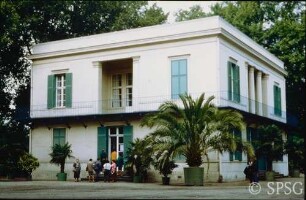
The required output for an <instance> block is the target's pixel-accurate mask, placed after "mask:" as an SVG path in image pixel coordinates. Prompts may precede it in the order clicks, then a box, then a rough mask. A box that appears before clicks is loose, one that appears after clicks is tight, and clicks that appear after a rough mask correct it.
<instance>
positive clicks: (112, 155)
mask: <svg viewBox="0 0 306 200" xmlns="http://www.w3.org/2000/svg"><path fill="white" fill-rule="evenodd" d="M111 159H112V160H117V151H116V150H115V149H112V153H111Z"/></svg>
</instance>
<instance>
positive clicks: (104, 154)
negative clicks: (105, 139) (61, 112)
mask: <svg viewBox="0 0 306 200" xmlns="http://www.w3.org/2000/svg"><path fill="white" fill-rule="evenodd" d="M106 158H107V154H106V152H105V150H104V149H102V151H101V153H100V159H101V162H102V161H103V160H106Z"/></svg>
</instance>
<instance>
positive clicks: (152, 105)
mask: <svg viewBox="0 0 306 200" xmlns="http://www.w3.org/2000/svg"><path fill="white" fill-rule="evenodd" d="M211 95H214V96H215V97H216V98H215V99H214V104H215V105H216V106H218V107H220V108H223V107H229V108H234V109H237V110H240V111H244V112H247V113H253V114H255V115H259V116H263V117H267V118H270V119H273V120H276V121H280V122H283V123H286V112H285V111H281V113H278V114H279V115H275V114H274V107H272V106H268V105H266V104H262V103H259V102H255V101H251V100H250V99H248V98H246V97H243V96H240V101H239V102H235V101H231V100H228V98H227V92H216V93H206V97H208V96H211ZM192 96H193V97H194V98H196V97H198V96H199V94H192ZM165 101H174V102H176V103H178V104H179V105H181V103H180V100H179V99H176V100H173V99H171V96H170V95H169V96H155V97H141V98H133V99H132V102H131V101H130V99H129V100H127V99H121V100H120V101H119V102H118V100H116V101H114V100H110V99H106V100H102V101H87V102H73V103H72V107H71V108H52V109H48V108H47V105H46V104H44V105H32V106H31V109H30V117H31V118H32V119H35V118H52V117H68V116H86V115H106V114H128V113H138V112H151V111H156V110H157V109H158V107H159V106H160V105H161V104H162V103H164V102H165ZM250 102H251V103H254V105H255V108H256V109H255V111H254V112H250V106H249V105H250ZM127 105H129V106H127ZM259 110H261V111H260V112H259Z"/></svg>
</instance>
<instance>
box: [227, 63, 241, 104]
mask: <svg viewBox="0 0 306 200" xmlns="http://www.w3.org/2000/svg"><path fill="white" fill-rule="evenodd" d="M227 74H228V100H230V101H233V102H235V103H240V102H241V99H240V93H241V91H240V67H239V66H238V65H237V62H234V61H232V60H229V61H228V73H227ZM236 87H237V88H236ZM236 91H237V92H236Z"/></svg>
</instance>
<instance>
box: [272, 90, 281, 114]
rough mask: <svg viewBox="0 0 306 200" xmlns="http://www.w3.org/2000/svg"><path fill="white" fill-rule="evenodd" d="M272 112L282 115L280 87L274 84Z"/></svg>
mask: <svg viewBox="0 0 306 200" xmlns="http://www.w3.org/2000/svg"><path fill="white" fill-rule="evenodd" d="M273 91H274V114H275V115H277V116H282V101H281V88H280V87H278V86H277V85H274V89H273Z"/></svg>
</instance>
